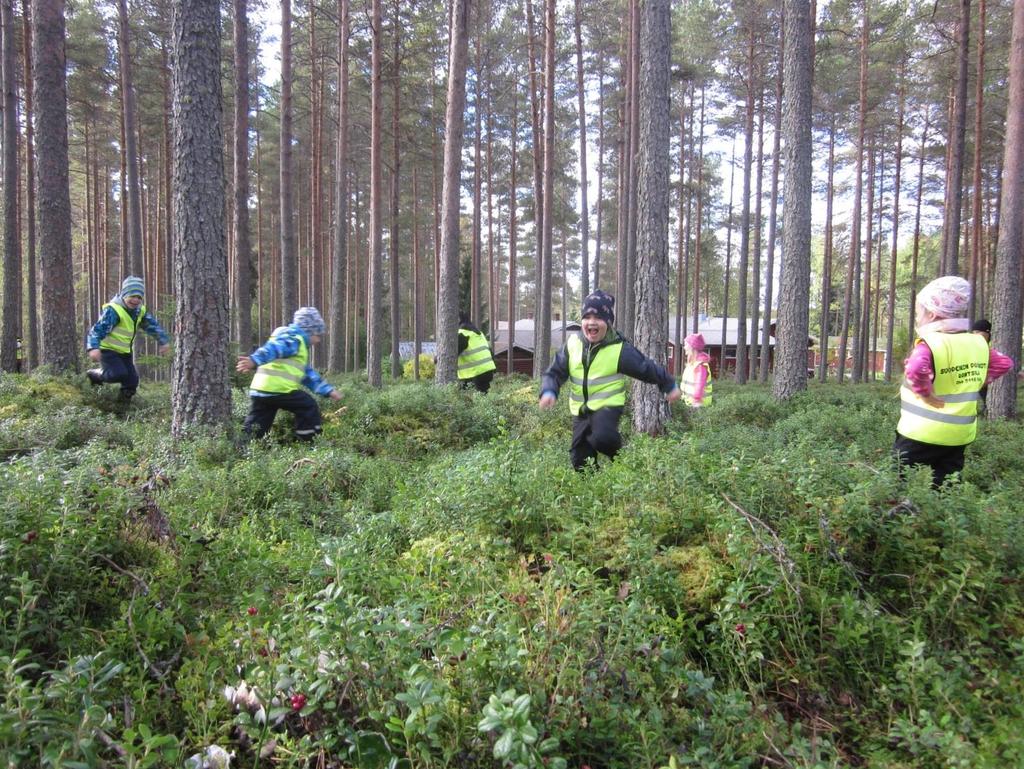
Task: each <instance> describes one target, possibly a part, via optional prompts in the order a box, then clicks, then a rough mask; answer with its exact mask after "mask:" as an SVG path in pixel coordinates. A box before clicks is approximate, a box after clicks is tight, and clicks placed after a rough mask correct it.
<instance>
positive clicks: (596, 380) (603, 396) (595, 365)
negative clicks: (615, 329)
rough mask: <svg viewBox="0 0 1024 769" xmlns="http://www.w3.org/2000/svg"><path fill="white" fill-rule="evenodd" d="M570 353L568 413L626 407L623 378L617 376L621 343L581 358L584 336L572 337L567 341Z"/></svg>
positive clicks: (588, 352) (567, 348) (574, 335)
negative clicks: (607, 407) (608, 407)
mask: <svg viewBox="0 0 1024 769" xmlns="http://www.w3.org/2000/svg"><path fill="white" fill-rule="evenodd" d="M565 346H566V350H567V351H568V353H569V413H571V414H572V415H573V416H579V413H580V411H582V410H583V409H584V407H585V408H586V409H587V411H597V410H598V409H601V408H604V407H605V406H625V405H626V375H625V374H620V373H619V356H620V355H621V354H622V340H621V339H619V340H617V341H614V342H612V343H611V344H607V345H601V346H599V347H598V348H597V352H596V353H594V352H593V350H594V348H593V347H591V348H590V349H589V350H588V351H587V359H586V360H585V361H584V359H583V337H582V336H581V335H580V334H578V333H577V334H573V335H572V336H571V337H569V338H568V339H567V340H566V343H565Z"/></svg>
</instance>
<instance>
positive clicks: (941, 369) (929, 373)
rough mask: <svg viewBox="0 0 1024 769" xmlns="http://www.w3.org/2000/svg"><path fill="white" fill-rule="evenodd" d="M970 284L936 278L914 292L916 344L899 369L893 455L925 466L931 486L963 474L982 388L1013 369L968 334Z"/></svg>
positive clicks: (952, 278)
mask: <svg viewBox="0 0 1024 769" xmlns="http://www.w3.org/2000/svg"><path fill="white" fill-rule="evenodd" d="M970 304H971V284H970V283H968V282H967V281H966V280H964V279H963V278H961V277H959V276H956V275H946V276H944V277H941V278H937V279H936V280H933V281H932V282H931V283H929V284H928V285H927V286H925V287H924V288H923V289H922V290H921V291H920V292H919V293H918V295H917V304H916V306H915V312H916V316H915V325H916V331H917V339H916V341H915V342H914V347H913V348H912V349H911V351H910V355H909V356H908V357H907V360H906V361H905V362H904V364H903V375H904V378H903V386H902V387H900V421H899V424H898V425H897V426H896V441H895V443H894V444H893V454H894V456H895V457H896V459H897V461H898V462H899V463H900V464H901V465H927V466H928V467H930V468H931V470H932V484H933V485H934V487H935V488H938V487H939V486H941V485H942V483H943V481H945V480H946V478H947V477H948V476H949V475H951V474H953V473H959V472H961V471H962V470H963V469H964V450H965V449H966V448H967V445H968V444H970V443H972V442H973V441H974V438H975V436H976V435H977V430H978V401H979V398H980V395H979V392H980V390H981V388H982V387H984V386H985V385H987V384H988V383H989V382H991V381H992V380H994V379H998V378H999V377H1001V376H1002V375H1003V374H1005V373H1006V372H1007V371H1009V370H1010V369H1011V368H1012V367H1013V361H1012V360H1011V359H1010V358H1008V357H1007V356H1005V355H1003V354H1002V353H999V352H996V351H995V350H991V349H989V346H988V342H987V341H986V340H985V339H984V338H983V337H981V336H979V335H978V334H972V333H970V325H971V324H970V320H969V319H968V318H967V311H968V309H969V307H970Z"/></svg>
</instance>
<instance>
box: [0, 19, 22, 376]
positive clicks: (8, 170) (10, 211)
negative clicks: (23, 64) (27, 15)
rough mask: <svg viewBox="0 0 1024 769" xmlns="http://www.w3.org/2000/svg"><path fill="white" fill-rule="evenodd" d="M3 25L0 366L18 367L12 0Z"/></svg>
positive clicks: (18, 255)
mask: <svg viewBox="0 0 1024 769" xmlns="http://www.w3.org/2000/svg"><path fill="white" fill-rule="evenodd" d="M0 24H2V26H3V30H2V33H3V42H2V49H3V52H2V59H3V73H2V81H3V91H4V105H3V106H4V109H3V126H4V142H3V177H4V310H3V329H2V330H0V370H3V371H14V370H15V368H16V367H17V340H18V339H19V338H20V337H21V331H20V329H21V281H22V271H21V233H20V228H19V226H18V176H19V167H18V166H19V164H18V84H17V80H18V76H17V73H16V72H15V65H14V52H15V30H14V3H13V0H0Z"/></svg>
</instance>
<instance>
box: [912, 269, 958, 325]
mask: <svg viewBox="0 0 1024 769" xmlns="http://www.w3.org/2000/svg"><path fill="white" fill-rule="evenodd" d="M917 302H918V304H920V305H921V307H923V308H924V309H925V310H928V311H929V312H932V313H934V314H935V316H936V317H937V318H963V317H965V316H966V315H967V311H968V310H969V309H970V306H971V284H970V283H968V282H967V281H966V280H964V279H963V278H961V277H960V276H959V275H943V276H942V277H941V278H936V279H935V280H933V281H932V282H931V283H929V284H928V285H927V286H925V287H924V288H922V289H921V290H920V291H919V292H918V294H917Z"/></svg>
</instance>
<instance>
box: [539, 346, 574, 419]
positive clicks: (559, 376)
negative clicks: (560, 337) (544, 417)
mask: <svg viewBox="0 0 1024 769" xmlns="http://www.w3.org/2000/svg"><path fill="white" fill-rule="evenodd" d="M568 378H569V351H568V349H567V348H566V346H565V345H562V349H561V350H559V351H558V354H557V355H556V356H555V359H554V360H553V361H551V365H550V366H548V370H547V371H545V372H544V375H543V376H542V377H541V380H540V400H539V401H538V405H539V406H540V407H541V408H542V409H549V408H551V407H552V406H554V405H555V401H556V400H557V399H558V391H559V390H561V389H562V385H563V384H565V380H566V379H568Z"/></svg>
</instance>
